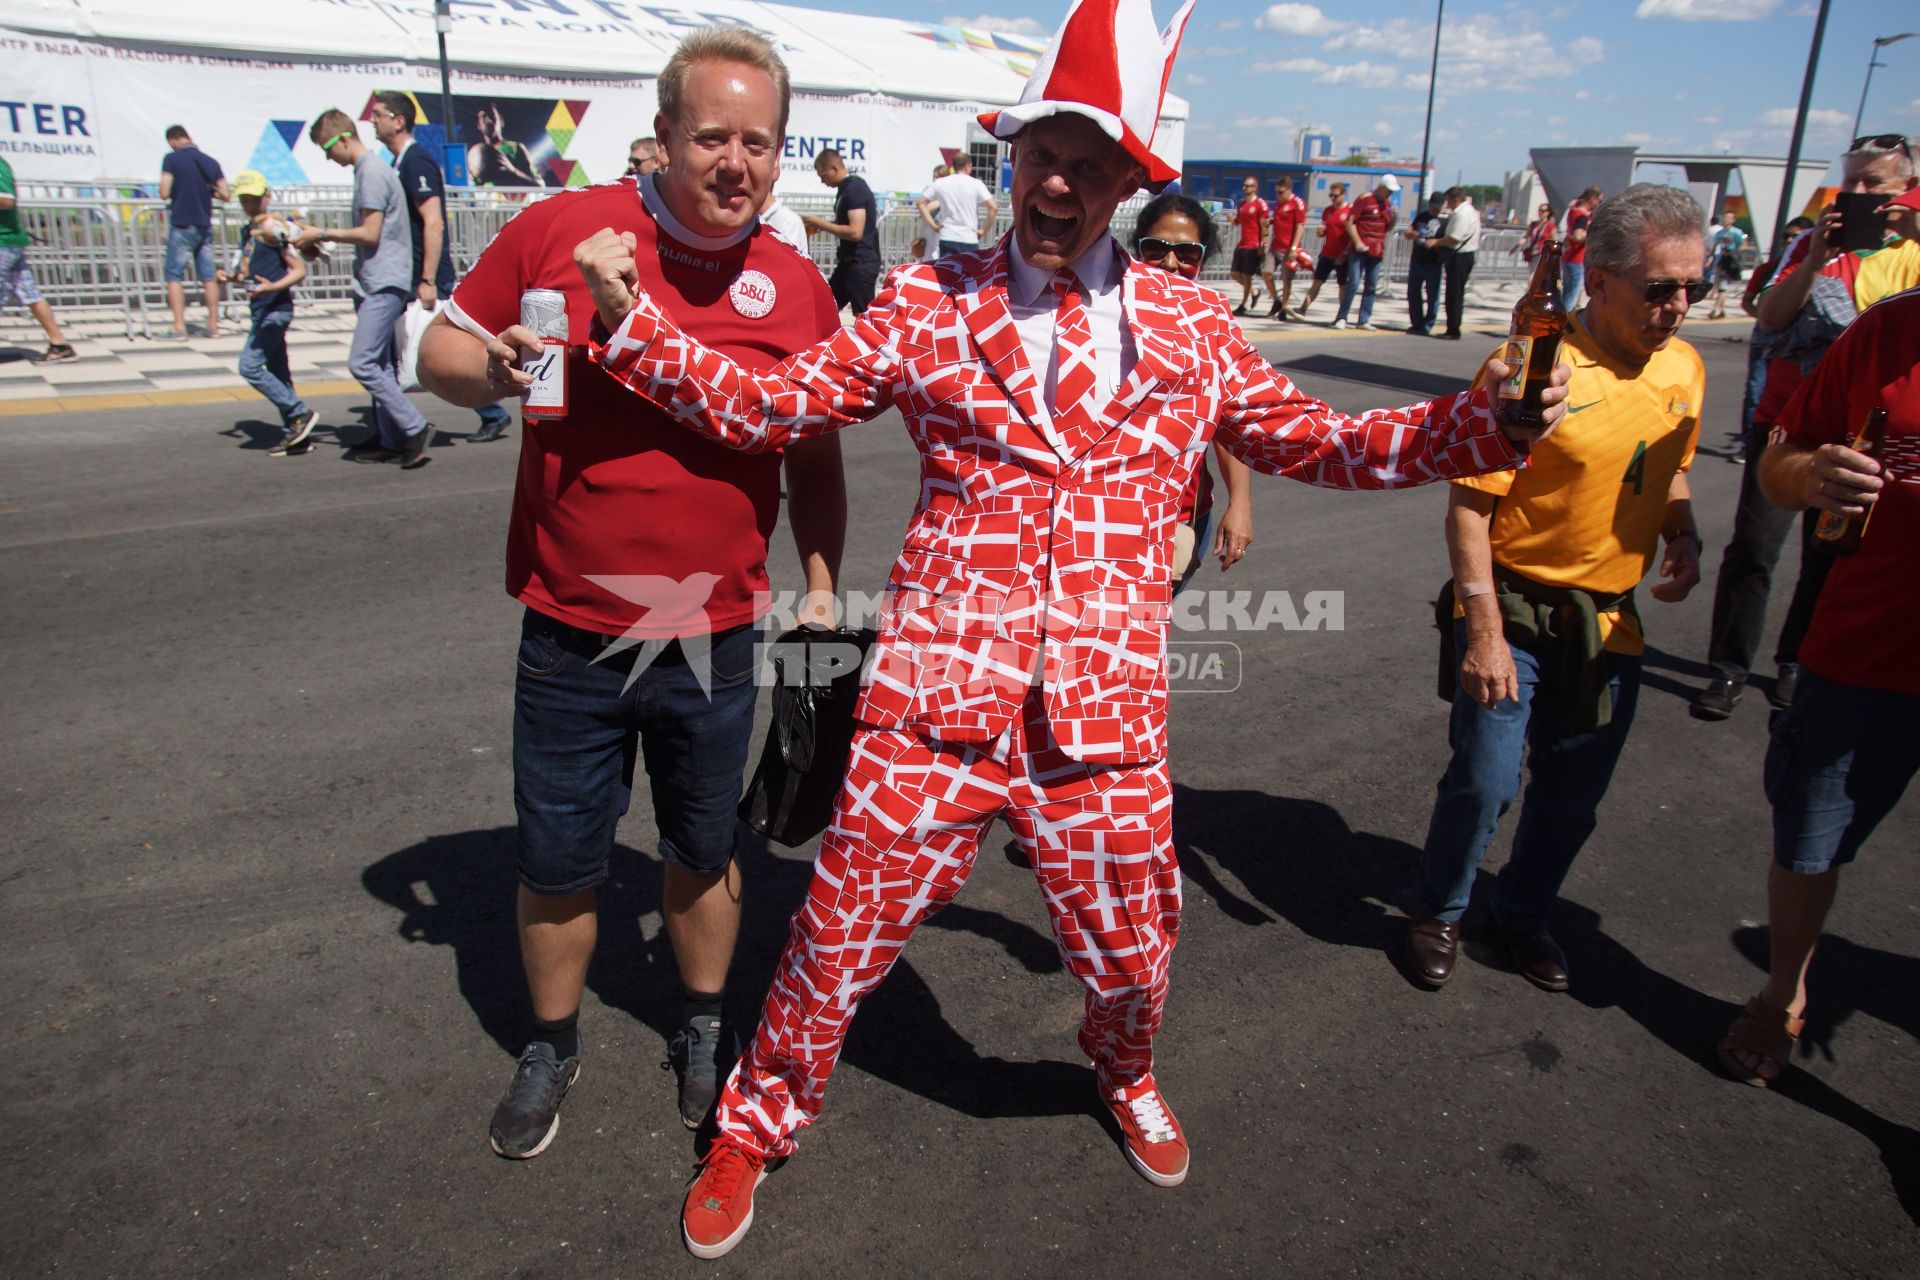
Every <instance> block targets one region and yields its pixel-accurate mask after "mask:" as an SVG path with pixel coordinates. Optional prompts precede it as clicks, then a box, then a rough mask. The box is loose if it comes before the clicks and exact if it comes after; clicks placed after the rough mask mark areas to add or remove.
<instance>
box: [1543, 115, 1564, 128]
mask: <svg viewBox="0 0 1920 1280" xmlns="http://www.w3.org/2000/svg"><path fill="white" fill-rule="evenodd" d="M1566 122H1567V118H1566V117H1565V116H1548V117H1547V123H1548V124H1549V125H1552V126H1554V127H1555V128H1558V127H1559V126H1561V125H1563V124H1565V123H1566Z"/></svg>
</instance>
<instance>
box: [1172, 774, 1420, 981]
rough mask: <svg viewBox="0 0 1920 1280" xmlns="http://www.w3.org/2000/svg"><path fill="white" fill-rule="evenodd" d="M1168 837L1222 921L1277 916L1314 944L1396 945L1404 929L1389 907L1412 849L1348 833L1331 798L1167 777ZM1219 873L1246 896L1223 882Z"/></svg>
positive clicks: (1402, 886)
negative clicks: (1205, 785) (1205, 786)
mask: <svg viewBox="0 0 1920 1280" xmlns="http://www.w3.org/2000/svg"><path fill="white" fill-rule="evenodd" d="M1173 843H1174V848H1175V849H1176V850H1177V851H1178V853H1179V857H1180V870H1181V873H1182V874H1183V875H1185V876H1186V877H1187V878H1188V879H1189V880H1191V881H1192V882H1193V883H1194V884H1196V885H1198V886H1199V887H1200V888H1201V889H1203V890H1204V891H1205V892H1206V893H1207V895H1208V896H1209V897H1211V898H1212V899H1213V900H1214V902H1215V903H1216V904H1218V906H1219V908H1220V910H1221V912H1222V913H1223V914H1225V915H1226V916H1227V918H1228V919H1230V920H1237V921H1239V922H1240V923H1241V924H1247V925H1264V924H1272V923H1273V922H1274V921H1275V920H1279V919H1285V920H1287V921H1289V922H1290V923H1292V924H1293V925H1295V926H1296V927H1297V928H1299V929H1300V930H1301V932H1303V933H1305V934H1307V935H1308V936H1309V937H1313V938H1317V939H1319V940H1320V941H1322V942H1331V943H1335V944H1337V945H1339V946H1343V947H1369V948H1373V949H1375V950H1379V951H1384V952H1386V953H1388V954H1390V955H1398V954H1399V952H1400V950H1401V948H1400V946H1399V942H1400V938H1401V935H1402V934H1403V933H1404V931H1405V926H1404V925H1403V923H1402V922H1401V921H1400V920H1399V918H1398V917H1397V916H1396V915H1394V914H1393V913H1392V912H1391V910H1390V906H1389V904H1392V903H1397V902H1398V901H1399V900H1400V899H1401V897H1402V896H1403V895H1404V893H1405V890H1406V888H1407V886H1408V885H1410V884H1411V883H1412V879H1413V867H1414V863H1415V861H1416V860H1417V859H1418V858H1419V856H1420V851H1419V850H1418V849H1416V848H1414V847H1413V846H1412V845H1410V844H1407V843H1406V842H1404V841H1401V840H1395V839H1392V838H1390V837H1387V836H1377V835H1372V834H1370V833H1368V832H1364V831H1355V830H1353V829H1352V828H1351V827H1349V826H1348V825H1347V822H1346V819H1344V818H1342V817H1341V816H1340V813H1339V811H1338V810H1336V809H1335V808H1333V806H1331V805H1327V804H1322V803H1320V802H1319V801H1317V800H1297V799H1292V798H1289V797H1284V796H1273V795H1268V794H1267V793H1265V792H1263V791H1205V790H1201V789H1199V788H1197V787H1190V786H1185V785H1183V784H1181V783H1175V784H1174V787H1173ZM1219 871H1227V872H1230V873H1232V875H1233V877H1234V879H1236V880H1238V881H1239V882H1240V884H1241V886H1242V887H1243V888H1244V889H1245V890H1246V893H1247V895H1251V897H1248V896H1243V895H1242V894H1240V893H1238V892H1236V891H1235V890H1233V889H1231V888H1228V887H1227V885H1226V884H1225V883H1224V882H1223V881H1222V880H1221V878H1220V876H1219V874H1218V872H1219Z"/></svg>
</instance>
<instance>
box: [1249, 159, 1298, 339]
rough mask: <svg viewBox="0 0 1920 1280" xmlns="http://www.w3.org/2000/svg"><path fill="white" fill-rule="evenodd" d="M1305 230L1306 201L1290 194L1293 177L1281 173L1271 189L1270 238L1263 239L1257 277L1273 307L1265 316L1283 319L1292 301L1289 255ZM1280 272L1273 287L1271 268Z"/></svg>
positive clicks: (1290, 261) (1291, 262)
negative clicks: (1264, 251)
mask: <svg viewBox="0 0 1920 1280" xmlns="http://www.w3.org/2000/svg"><path fill="white" fill-rule="evenodd" d="M1306 233H1307V202H1306V201H1304V200H1302V199H1301V198H1300V197H1299V196H1297V195H1295V194H1293V179H1292V178H1287V177H1282V178H1281V179H1280V188H1279V190H1278V191H1276V192H1275V193H1274V201H1273V238H1272V239H1271V240H1270V241H1268V243H1267V256H1266V258H1265V260H1264V261H1262V262H1261V264H1260V278H1261V279H1262V280H1265V281H1266V283H1267V293H1268V295H1269V296H1271V297H1272V298H1273V310H1271V311H1269V312H1267V318H1268V319H1269V320H1285V319H1286V318H1287V308H1288V307H1289V306H1290V305H1291V304H1292V302H1293V255H1294V254H1295V253H1297V252H1298V251H1299V249H1300V241H1301V239H1302V238H1303V237H1305V235H1306ZM1276 271H1277V272H1279V273H1280V280H1281V284H1280V287H1279V288H1278V289H1276V288H1274V287H1273V276H1274V273H1275V272H1276Z"/></svg>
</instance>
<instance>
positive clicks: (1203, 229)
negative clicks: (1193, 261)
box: [1129, 191, 1220, 262]
mask: <svg viewBox="0 0 1920 1280" xmlns="http://www.w3.org/2000/svg"><path fill="white" fill-rule="evenodd" d="M1170 213H1184V214H1185V215H1187V217H1189V218H1191V219H1193V225H1194V226H1196V227H1198V228H1200V243H1201V244H1202V245H1205V246H1206V253H1205V254H1204V255H1203V256H1202V257H1201V259H1200V260H1201V261H1202V262H1205V261H1206V260H1207V259H1208V258H1211V257H1212V256H1213V255H1214V254H1216V253H1218V252H1220V232H1219V229H1218V228H1216V227H1215V226H1214V225H1213V218H1212V216H1211V215H1209V214H1208V213H1207V210H1206V206H1204V205H1202V204H1201V203H1200V202H1199V201H1198V200H1195V199H1194V198H1193V197H1192V196H1188V195H1182V194H1180V193H1179V192H1177V191H1168V192H1164V193H1162V194H1161V195H1157V196H1155V197H1154V198H1153V199H1151V200H1149V201H1147V203H1146V205H1145V207H1143V208H1142V209H1141V210H1140V216H1139V218H1138V219H1136V220H1135V221H1134V224H1133V240H1132V242H1131V244H1130V245H1129V247H1130V248H1131V249H1132V250H1133V251H1134V252H1135V253H1138V252H1139V251H1140V241H1141V240H1142V239H1144V238H1145V237H1146V234H1147V232H1149V231H1151V230H1153V224H1154V223H1156V222H1158V221H1160V219H1162V218H1164V217H1166V216H1167V215H1168V214H1170Z"/></svg>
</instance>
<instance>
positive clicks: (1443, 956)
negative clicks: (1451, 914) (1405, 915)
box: [1407, 916, 1460, 990]
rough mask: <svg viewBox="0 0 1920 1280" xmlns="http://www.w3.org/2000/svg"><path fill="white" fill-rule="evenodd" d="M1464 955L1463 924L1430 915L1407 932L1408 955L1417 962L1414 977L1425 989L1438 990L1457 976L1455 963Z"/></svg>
mask: <svg viewBox="0 0 1920 1280" xmlns="http://www.w3.org/2000/svg"><path fill="white" fill-rule="evenodd" d="M1459 954H1460V922H1459V921H1458V920H1439V919H1435V918H1434V917H1432V916H1428V917H1427V918H1426V919H1425V920H1416V921H1414V922H1413V928H1412V929H1411V930H1409V931H1408V933H1407V955H1408V956H1409V957H1410V958H1411V959H1412V961H1413V976H1414V978H1415V980H1416V981H1418V982H1420V983H1421V984H1422V985H1423V986H1426V987H1430V988H1432V989H1434V990H1438V989H1439V988H1440V987H1442V986H1444V985H1445V984H1446V981H1447V979H1448V978H1451V977H1452V976H1453V962H1454V959H1455V957H1457V956H1458V955H1459Z"/></svg>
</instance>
